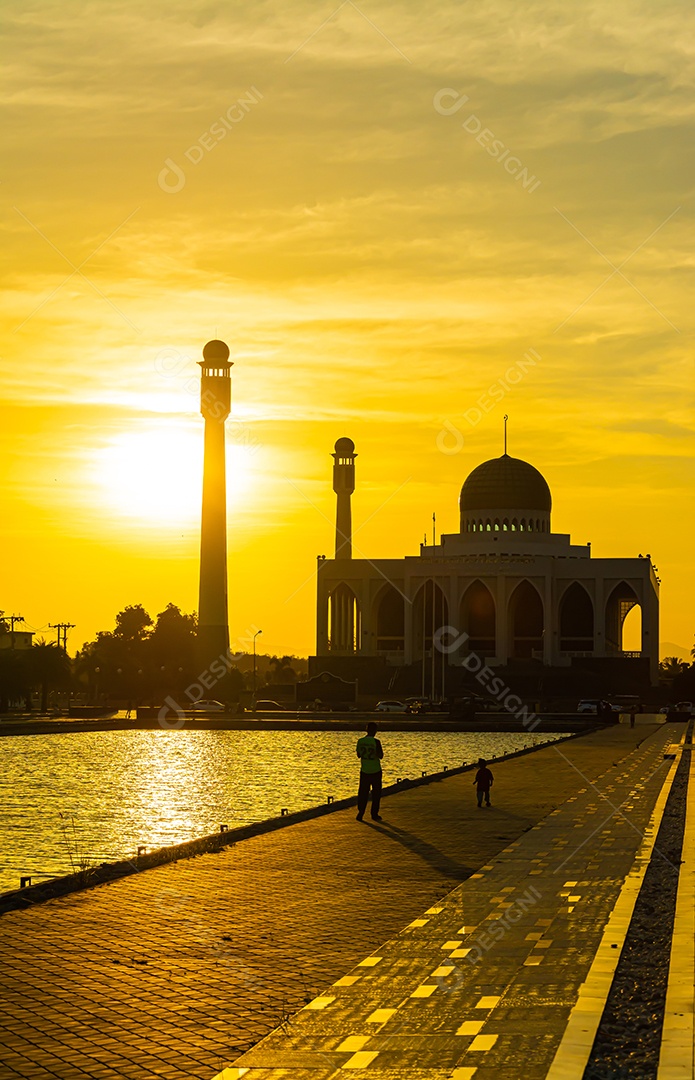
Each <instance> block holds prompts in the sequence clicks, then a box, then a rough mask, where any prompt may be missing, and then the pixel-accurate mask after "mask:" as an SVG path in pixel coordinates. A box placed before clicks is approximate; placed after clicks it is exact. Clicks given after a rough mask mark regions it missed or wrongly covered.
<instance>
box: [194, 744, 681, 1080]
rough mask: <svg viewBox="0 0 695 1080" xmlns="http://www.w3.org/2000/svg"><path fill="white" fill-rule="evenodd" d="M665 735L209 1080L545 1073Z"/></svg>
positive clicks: (443, 1079) (627, 863)
mask: <svg viewBox="0 0 695 1080" xmlns="http://www.w3.org/2000/svg"><path fill="white" fill-rule="evenodd" d="M672 737H673V730H671V731H670V732H668V731H667V730H666V729H662V730H661V731H660V732H658V733H656V734H654V735H653V736H652V737H651V738H649V739H648V740H647V741H646V742H645V743H644V744H643V745H642V746H641V747H639V748H637V749H636V750H635V751H634V752H633V753H632V754H630V755H629V757H627V758H626V759H623V761H622V762H621V763H620V764H619V765H618V766H617V767H614V766H610V767H609V768H608V769H606V771H605V772H604V774H603V776H601V777H599V779H598V784H597V785H596V786H594V785H593V784H591V783H584V784H582V785H581V787H579V788H578V789H577V790H576V791H575V792H573V794H572V795H571V796H570V797H569V798H568V799H567V800H566V801H565V802H564V804H563V805H562V806H561V807H559V808H558V809H557V810H555V811H553V812H552V813H551V814H550V815H549V816H548V817H547V818H546V819H545V820H544V821H543V822H542V823H541V824H539V825H537V826H535V827H534V828H533V829H532V830H531V831H530V832H528V833H526V835H524V836H523V837H521V838H520V839H519V840H518V841H516V842H513V843H511V844H509V845H508V846H507V847H506V848H505V849H504V850H503V851H502V852H501V853H500V854H499V855H498V856H497V857H496V858H493V859H491V860H490V862H489V863H487V864H485V865H483V866H482V867H481V868H480V869H479V871H478V872H477V873H475V874H474V875H472V877H471V878H470V879H468V880H467V881H466V882H465V883H463V884H462V885H460V886H458V887H457V888H455V889H454V890H453V891H452V892H451V893H450V894H449V895H448V896H446V897H445V898H444V899H442V900H441V901H440V902H438V903H437V904H435V905H432V906H431V907H430V908H429V909H428V910H427V911H425V912H424V913H423V914H422V915H421V917H420V918H418V919H415V920H413V921H411V923H410V925H409V926H408V927H406V928H405V929H404V930H403V931H402V932H401V933H400V934H399V935H398V936H397V937H396V938H395V939H393V940H391V941H389V942H388V943H387V944H386V945H384V946H382V947H380V948H379V949H378V950H374V951H373V952H372V954H371V955H368V954H365V956H364V957H362V958H361V961H360V962H359V963H358V964H357V965H356V966H355V967H353V968H352V970H350V971H349V973H348V974H347V975H345V976H343V977H342V978H340V979H338V980H336V981H335V982H334V983H333V984H332V985H331V986H329V987H326V988H324V990H323V992H322V993H321V995H320V996H319V997H318V998H316V999H315V1000H314V1001H312V1002H310V1003H309V1005H308V1006H307V1007H305V1008H304V1009H303V1010H302V1011H301V1012H300V1013H298V1014H297V1015H296V1016H295V1017H293V1018H292V1019H291V1020H290V1021H288V1022H287V1023H286V1024H285V1025H284V1026H283V1028H282V1029H280V1030H278V1031H276V1032H274V1033H273V1034H272V1035H271V1036H269V1037H268V1038H267V1039H265V1040H264V1041H263V1042H262V1043H261V1044H260V1045H259V1046H257V1047H255V1048H254V1049H253V1050H251V1051H250V1052H249V1053H247V1054H245V1055H243V1056H241V1057H240V1058H238V1059H237V1060H235V1061H233V1063H232V1062H230V1065H229V1066H228V1067H227V1068H225V1069H224V1070H221V1072H220V1074H219V1077H218V1078H217V1080H237V1078H238V1077H242V1076H243V1077H244V1078H245V1080H290V1078H292V1080H302V1078H304V1077H306V1078H307V1080H329V1078H338V1077H341V1076H343V1075H351V1074H356V1073H359V1072H361V1073H362V1074H363V1075H366V1076H368V1077H370V1078H372V1080H391V1078H394V1080H395V1078H407V1080H420V1078H422V1080H424V1078H427V1080H452V1078H453V1080H470V1078H472V1077H475V1080H488V1078H490V1080H492V1078H495V1080H519V1078H520V1077H522V1076H523V1078H524V1080H542V1078H545V1076H546V1074H547V1071H548V1069H549V1067H550V1064H551V1062H552V1060H553V1057H554V1054H555V1051H556V1049H557V1047H558V1044H559V1042H560V1039H561V1037H562V1034H563V1032H564V1030H565V1027H566V1024H567V1019H568V1017H569V1014H570V1011H571V1008H572V1006H573V1005H574V1003H575V1001H576V998H577V991H578V988H579V985H580V983H581V982H582V981H583V979H584V978H585V977H586V974H587V972H588V970H589V968H590V966H591V962H592V960H593V958H594V954H595V952H596V949H597V946H598V944H599V941H600V939H601V935H602V931H603V927H604V925H605V923H606V921H607V919H608V916H609V915H610V912H611V910H612V909H613V907H614V905H615V902H616V899H617V897H618V895H619V893H620V889H621V886H622V883H623V880H624V878H625V876H626V874H627V873H628V871H629V870H630V868H631V866H632V864H633V861H634V857H635V852H636V850H637V849H638V847H639V846H640V843H641V840H642V833H643V830H644V829H645V828H646V826H647V825H648V823H649V820H650V817H651V814H652V810H653V808H654V804H655V802H656V799H657V796H658V794H659V792H660V791H661V788H662V785H663V783H664V781H665V779H666V776H667V772H668V769H669V767H672V763H671V762H668V761H664V756H663V751H664V746H665V745H666V744H667V743H669V742H670V741H671V738H672ZM560 749H561V750H562V751H563V752H564V748H560ZM597 789H598V790H597ZM493 790H494V789H493ZM599 792H600V793H599ZM608 800H609V801H608ZM484 812H485V813H487V811H484ZM582 1071H583V1070H582ZM210 1080H211V1078H210ZM566 1080H581V1073H580V1075H578V1076H577V1077H572V1076H569V1075H568V1076H567V1078H566Z"/></svg>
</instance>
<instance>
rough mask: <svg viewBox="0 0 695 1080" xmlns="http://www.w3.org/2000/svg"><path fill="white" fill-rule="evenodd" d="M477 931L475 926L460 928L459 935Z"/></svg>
mask: <svg viewBox="0 0 695 1080" xmlns="http://www.w3.org/2000/svg"><path fill="white" fill-rule="evenodd" d="M477 929H478V927H477V926H462V927H461V929H460V930H459V934H472V933H473V931H474V930H477Z"/></svg>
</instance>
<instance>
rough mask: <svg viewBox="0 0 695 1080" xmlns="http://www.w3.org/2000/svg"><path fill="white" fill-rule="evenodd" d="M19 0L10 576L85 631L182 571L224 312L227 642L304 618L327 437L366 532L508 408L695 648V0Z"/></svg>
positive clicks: (173, 587) (168, 585)
mask: <svg viewBox="0 0 695 1080" xmlns="http://www.w3.org/2000/svg"><path fill="white" fill-rule="evenodd" d="M2 17H3V20H4V23H5V26H4V35H5V39H6V42H7V43H8V47H7V50H6V52H7V58H8V59H7V63H6V65H5V70H4V73H3V75H2V79H3V82H4V85H3V101H4V120H5V125H4V126H5V132H6V139H5V141H6V151H7V156H6V165H5V169H4V172H3V175H2V185H0V197H1V198H2V206H3V218H2V220H3V232H4V236H3V240H4V243H3V255H2V275H3V285H4V289H3V296H2V301H1V302H0V331H1V333H2V337H3V342H2V349H1V352H0V374H1V376H2V391H3V411H2V417H3V422H2V426H1V428H0V451H1V454H0V460H1V461H2V463H3V469H2V476H1V480H0V482H1V485H2V490H1V492H0V498H1V503H0V505H1V506H2V540H3V558H2V577H1V578H0V609H4V610H5V611H6V612H8V613H9V612H19V613H21V614H23V615H24V616H25V617H26V619H27V621H28V623H29V624H30V625H31V626H33V627H43V626H45V625H46V624H47V623H48V622H49V621H50V622H55V621H57V620H68V621H70V622H74V623H76V624H77V626H76V629H75V630H74V631H73V632H72V635H71V638H70V647H71V650H72V649H74V648H76V647H78V646H79V645H81V643H82V642H83V641H84V640H86V639H87V638H89V637H91V636H92V635H93V634H94V633H95V631H96V630H97V629H100V628H109V627H111V626H112V625H113V618H114V615H115V613H116V611H117V610H119V609H120V608H122V607H123V606H124V605H125V604H128V603H137V602H141V603H143V604H145V606H146V607H147V608H148V609H149V610H150V611H151V612H152V613H153V614H155V613H156V612H157V611H159V610H161V609H162V608H163V607H164V606H165V605H166V603H167V602H168V601H170V600H171V601H174V602H175V603H177V604H179V605H181V606H182V607H183V608H185V609H187V610H191V609H193V608H194V607H195V605H196V602H197V548H198V535H197V526H196V522H197V518H198V514H199V500H200V465H201V453H202V446H201V435H202V420H201V418H200V416H199V414H198V411H197V410H198V402H197V396H196V380H197V375H198V371H199V369H198V368H197V366H196V361H197V360H198V359H200V350H201V348H202V345H203V344H204V342H205V341H206V340H208V339H209V338H211V337H214V336H219V337H221V338H223V339H224V340H226V341H227V342H228V343H229V346H230V348H231V352H232V359H233V360H234V368H233V371H232V376H233V400H234V406H233V418H232V420H231V421H230V424H229V435H228V445H229V458H230V470H229V471H230V528H229V554H230V566H229V570H230V623H231V634H232V639H233V641H243V640H244V638H245V637H246V636H248V633H249V631H251V632H252V630H253V629H254V628H257V627H261V628H262V629H263V639H262V640H263V648H264V650H267V651H270V652H295V653H301V654H306V653H307V652H310V651H312V649H313V635H314V600H315V597H314V584H313V574H314V570H315V557H316V555H317V554H328V555H330V554H331V548H332V543H333V524H332V522H333V494H332V491H331V459H330V457H329V454H330V451H331V449H332V446H333V443H334V442H335V439H336V438H337V437H338V436H340V435H349V436H351V437H352V438H353V439H354V440H355V442H356V444H357V450H358V454H359V457H358V460H357V467H358V472H357V476H358V481H357V483H358V486H357V492H356V495H355V498H354V517H355V525H356V528H359V529H360V531H359V533H358V534H357V536H356V548H357V549H358V551H356V554H358V553H364V554H366V555H369V556H371V557H380V556H387V555H388V556H401V555H405V554H414V553H417V550H418V543H419V541H420V539H421V538H422V535H423V533H424V531H425V530H426V529H428V528H429V525H430V519H431V514H432V511H433V510H436V512H437V517H438V523H439V525H440V527H441V528H442V529H443V530H444V531H450V532H453V531H455V530H456V528H457V519H458V511H457V497H458V491H459V489H460V485H461V483H462V482H463V480H464V479H465V477H466V475H467V474H468V472H469V471H470V470H471V469H472V468H473V467H474V466H475V465H477V464H478V463H479V462H480V461H482V460H484V459H486V458H487V457H490V456H496V455H497V454H499V453H500V452H501V439H502V415H503V413H504V412H507V413H509V415H510V452H511V453H513V454H514V455H516V456H519V457H522V458H525V459H527V460H529V461H531V462H532V463H533V464H534V465H536V466H537V467H538V468H539V469H540V470H541V471H542V472H543V473H544V475H545V476H546V478H547V480H548V482H549V484H550V487H551V490H552V492H553V497H554V510H553V528H554V529H555V531H562V532H570V533H571V534H572V537H573V540H574V541H575V542H577V543H585V542H586V541H588V540H590V541H591V542H592V549H593V553H594V555H596V556H612V555H613V556H622V555H636V554H637V553H638V552H643V553H646V552H650V553H651V554H652V556H653V558H654V561H655V562H656V564H657V566H658V567H659V574H660V576H661V578H662V580H663V585H662V594H661V595H662V608H661V610H662V628H661V636H662V640H665V641H669V642H675V643H677V644H679V645H680V646H681V647H683V648H686V649H689V648H690V646H691V645H692V635H693V620H692V611H693V586H692V582H693V579H694V577H695V575H694V574H693V566H692V561H693V557H692V543H691V542H690V540H689V537H690V535H691V533H692V526H693V523H694V522H693V500H692V494H691V491H692V486H693V470H692V451H691V439H692V427H693V414H692V387H693V373H692V345H691V341H692V323H693V317H692V303H691V300H690V295H689V293H690V291H691V284H692V280H691V279H692V263H693V260H692V248H693V244H692V214H693V211H692V185H691V183H690V177H691V176H692V161H691V160H690V159H691V158H692V146H693V138H692V135H693V132H692V116H693V111H694V101H695V98H694V96H693V90H692V81H693V65H692V56H691V55H690V54H689V45H688V42H689V41H691V40H692V36H691V33H690V32H689V30H688V26H689V24H691V23H692V21H693V13H692V9H691V7H690V5H686V4H685V3H682V4H681V3H671V4H666V5H658V6H657V5H655V4H653V3H652V4H648V3H630V4H618V5H617V6H616V5H613V6H611V8H610V9H607V8H606V7H605V5H603V4H598V3H588V4H587V3H581V4H580V3H569V4H563V5H560V4H553V5H551V4H547V3H533V2H531V3H529V4H526V5H524V6H523V8H521V7H519V6H518V5H514V4H512V3H500V2H496V0H492V2H490V3H486V4H483V5H481V4H472V3H463V4H462V3H460V2H456V3H453V2H452V3H449V2H445V3H439V4H436V5H434V7H433V8H431V9H428V12H427V16H426V18H425V17H423V15H422V12H421V11H420V10H417V9H416V7H415V6H413V5H411V4H407V3H405V2H393V3H386V2H378V3H376V2H375V3H372V2H369V3H363V4H360V5H356V4H353V3H352V2H351V0H346V2H345V3H343V4H341V5H340V7H338V6H336V5H333V4H330V3H329V4H327V5H325V6H324V5H316V4H315V3H313V4H308V3H304V2H299V3H296V4H292V5H291V8H283V7H282V6H281V5H277V4H276V5H271V4H268V3H262V2H261V3H256V4H254V5H252V6H249V7H247V8H243V7H242V6H231V7H230V5H228V4H223V3H219V2H216V0H211V2H202V0H188V2H187V3H185V4H184V3H179V2H170V3H166V4H164V3H162V2H159V0H154V2H152V3H150V4H148V5H147V7H146V9H145V8H144V7H143V6H142V5H139V4H135V3H134V2H132V0H121V2H107V3H103V4H99V5H93V4H85V3H81V2H74V3H71V4H70V5H64V4H58V3H57V2H52V0H46V2H39V3H35V4H33V5H31V6H30V7H29V8H28V7H27V6H26V5H25V4H20V3H19V2H15V0H9V2H8V3H6V4H5V5H4V7H3V15H2ZM690 29H691V30H692V27H691V28H690ZM442 91H445V92H444V93H442ZM524 170H525V171H524ZM529 349H533V350H535V352H534V353H533V354H531V355H532V358H533V359H534V360H535V362H534V363H531V364H529V363H525V364H524V362H523V357H524V354H527V353H528V350H529ZM520 364H521V365H522V367H524V368H525V370H523V371H521V369H520V367H519V365H520ZM510 371H511V372H512V375H511V376H510V377H508V376H507V374H506V373H508V372H510ZM518 375H519V378H518V381H513V380H516V379H517V376H518ZM500 380H502V383H506V384H507V385H506V387H505V386H504V385H502V384H501V383H500ZM490 387H495V388H496V389H495V390H494V391H493V393H492V394H491V393H490V390H489V388H490ZM481 396H483V397H482V402H481V400H480V399H481ZM493 397H494V398H499V400H496V401H493V400H492V399H493ZM488 405H489V406H490V408H489V411H487V406H488ZM452 450H454V451H455V452H451V451H452ZM362 523H364V525H363V527H362V528H360V526H361V525H362Z"/></svg>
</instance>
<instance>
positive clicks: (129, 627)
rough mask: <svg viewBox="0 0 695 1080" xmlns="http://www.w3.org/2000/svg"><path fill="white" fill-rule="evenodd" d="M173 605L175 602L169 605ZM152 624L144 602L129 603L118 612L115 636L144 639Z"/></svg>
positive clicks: (129, 639)
mask: <svg viewBox="0 0 695 1080" xmlns="http://www.w3.org/2000/svg"><path fill="white" fill-rule="evenodd" d="M173 606H174V605H173V604H170V605H169V607H173ZM177 610H178V609H177ZM150 626H152V619H151V618H150V616H149V615H148V614H147V612H146V611H145V609H144V607H143V606H142V604H128V606H127V607H125V608H124V609H123V611H119V612H118V615H117V616H116V629H115V630H114V632H113V633H114V637H118V638H123V639H124V640H125V641H144V639H145V637H146V636H147V632H148V628H149V627H150Z"/></svg>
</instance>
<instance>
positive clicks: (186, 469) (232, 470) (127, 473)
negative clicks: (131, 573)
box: [91, 421, 249, 529]
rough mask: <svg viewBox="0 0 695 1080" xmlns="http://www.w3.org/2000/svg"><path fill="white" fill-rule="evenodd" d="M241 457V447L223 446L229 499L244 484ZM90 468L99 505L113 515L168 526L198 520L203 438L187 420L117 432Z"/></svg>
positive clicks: (244, 464)
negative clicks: (225, 447)
mask: <svg viewBox="0 0 695 1080" xmlns="http://www.w3.org/2000/svg"><path fill="white" fill-rule="evenodd" d="M246 457H247V455H246V454H245V453H244V448H243V447H239V446H234V445H232V446H228V447H227V498H228V502H230V503H231V502H233V501H234V499H235V498H236V497H237V496H238V495H239V494H240V493H241V492H243V491H245V490H246V488H247V487H248V485H249V475H248V465H247V461H246ZM91 471H92V481H93V482H94V483H95V484H96V485H97V487H98V489H99V501H100V503H101V505H102V506H103V507H104V508H105V509H106V510H109V511H111V512H112V513H113V512H115V513H116V514H118V516H119V517H123V518H131V519H133V520H137V521H138V522H139V523H141V524H143V525H147V526H151V527H155V526H156V527H159V528H161V527H162V526H164V527H166V526H170V527H171V528H174V529H175V528H178V527H181V526H193V525H196V524H198V523H199V521H200V509H201V498H202V476H203V438H202V431H200V430H198V429H197V428H196V427H194V426H193V425H187V424H183V423H175V422H171V421H164V422H159V423H157V424H156V425H155V426H153V427H152V428H150V429H148V430H147V431H142V430H139V431H126V432H122V433H120V434H118V435H116V436H114V437H113V438H112V439H111V440H110V442H109V443H107V445H106V446H104V447H102V448H101V449H100V450H99V451H98V452H97V454H96V455H95V459H94V460H93V462H92V470H91Z"/></svg>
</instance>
